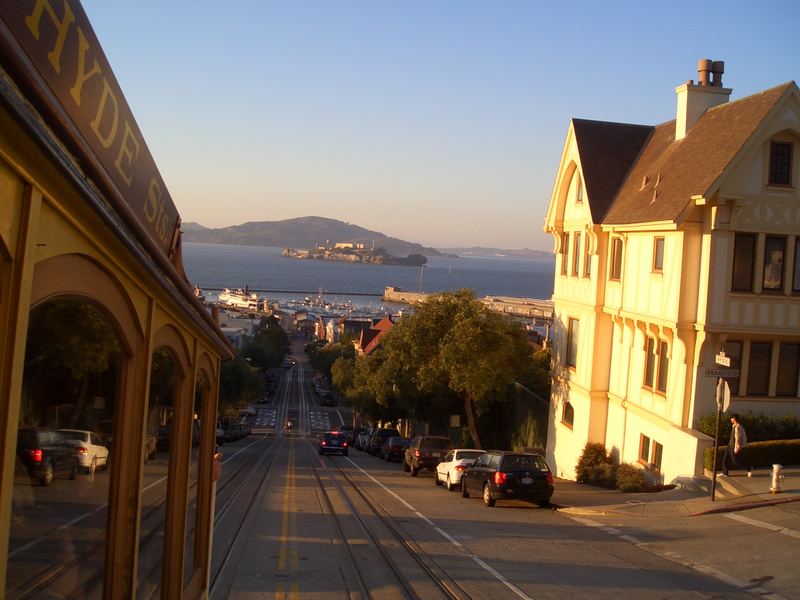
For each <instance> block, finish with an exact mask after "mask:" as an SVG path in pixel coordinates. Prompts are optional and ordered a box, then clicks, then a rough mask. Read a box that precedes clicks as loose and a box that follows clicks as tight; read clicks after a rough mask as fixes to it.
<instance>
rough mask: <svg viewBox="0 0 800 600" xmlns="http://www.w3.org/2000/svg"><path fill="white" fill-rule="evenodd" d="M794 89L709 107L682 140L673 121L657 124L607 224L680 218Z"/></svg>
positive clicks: (779, 89) (770, 91)
mask: <svg viewBox="0 0 800 600" xmlns="http://www.w3.org/2000/svg"><path fill="white" fill-rule="evenodd" d="M790 87H795V88H796V85H795V83H794V82H788V83H784V84H782V85H779V86H776V87H774V88H770V89H768V90H764V91H762V92H759V93H757V94H753V95H752V96H747V97H745V98H741V99H739V100H736V101H733V102H728V103H725V104H721V105H720V106H716V107H714V108H710V109H708V110H707V111H706V112H705V113H703V116H701V117H700V119H699V120H698V121H697V123H695V124H694V126H693V127H692V128H691V129H690V130H689V133H688V134H687V135H686V137H685V138H683V139H682V140H677V141H676V140H675V121H674V120H673V121H669V122H667V123H662V124H661V125H658V126H656V127H655V129H654V131H653V134H652V136H651V137H650V139H649V140H648V142H647V144H646V145H645V147H644V149H643V150H642V152H641V154H640V155H639V157H638V159H637V160H636V161H635V163H634V164H633V166H632V168H631V169H630V172H629V174H628V176H627V178H626V179H625V181H624V183H623V184H622V186H621V187H620V189H619V191H618V192H617V195H616V198H615V199H614V201H613V203H612V205H611V207H610V209H609V210H608V212H607V214H606V215H605V218H604V219H603V223H604V224H627V223H641V222H649V221H675V220H677V219H678V218H679V217H680V215H681V213H683V211H684V210H686V207H687V206H688V205H689V203H690V202H691V200H692V196H706V195H707V194H708V192H709V191H710V190H712V188H713V187H714V184H715V183H716V182H717V180H718V179H719V178H720V176H721V175H722V174H723V172H724V170H725V168H726V167H727V166H728V164H730V162H731V161H732V160H733V159H734V158H735V157H736V155H737V154H738V152H739V151H740V150H741V149H742V147H743V146H744V144H745V143H746V142H747V141H748V140H749V139H750V137H751V136H752V135H753V134H754V133H755V131H756V129H757V128H758V126H759V125H760V124H761V123H762V122H763V121H764V119H765V118H766V117H767V115H768V114H769V112H770V110H771V109H772V108H773V107H774V106H775V104H776V103H777V102H778V101H779V100H780V98H781V97H782V96H783V94H784V93H785V92H786V90H787V89H789V88H790ZM581 161H583V155H581ZM656 184H657V185H656ZM589 198H590V199H591V195H590V196H589ZM593 212H594V211H593Z"/></svg>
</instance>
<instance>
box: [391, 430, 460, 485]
mask: <svg viewBox="0 0 800 600" xmlns="http://www.w3.org/2000/svg"><path fill="white" fill-rule="evenodd" d="M452 449H453V442H452V441H451V440H450V438H449V437H445V436H442V435H418V436H417V437H415V438H414V439H413V440H411V444H409V446H408V448H407V449H406V454H405V457H404V458H403V470H404V471H406V472H408V473H411V476H412V477H416V476H417V473H419V470H420V469H427V470H428V471H433V470H434V469H435V468H436V465H438V464H439V463H440V462H441V460H442V457H444V455H445V454H447V453H448V452H449V451H450V450H452Z"/></svg>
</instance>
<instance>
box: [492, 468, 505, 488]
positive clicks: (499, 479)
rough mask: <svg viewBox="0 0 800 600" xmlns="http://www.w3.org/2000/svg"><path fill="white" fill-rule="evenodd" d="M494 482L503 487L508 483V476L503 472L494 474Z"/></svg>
mask: <svg viewBox="0 0 800 600" xmlns="http://www.w3.org/2000/svg"><path fill="white" fill-rule="evenodd" d="M494 482H495V484H497V485H503V484H504V483H505V482H506V474H505V473H503V472H502V471H497V472H495V474H494Z"/></svg>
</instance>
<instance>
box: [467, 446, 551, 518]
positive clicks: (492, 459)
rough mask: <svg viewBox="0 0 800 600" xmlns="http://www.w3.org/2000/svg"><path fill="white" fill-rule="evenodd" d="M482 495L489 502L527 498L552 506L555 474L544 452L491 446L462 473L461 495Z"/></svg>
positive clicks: (490, 503) (487, 504) (541, 504)
mask: <svg viewBox="0 0 800 600" xmlns="http://www.w3.org/2000/svg"><path fill="white" fill-rule="evenodd" d="M471 493H473V494H476V495H478V494H479V495H481V496H482V497H483V503H484V504H485V505H486V506H494V504H495V502H496V501H497V500H527V501H530V502H536V503H537V504H538V505H539V506H548V505H549V504H550V497H551V496H552V495H553V474H552V473H551V472H550V467H548V466H547V462H545V460H544V458H542V456H541V455H540V454H534V453H530V452H503V451H497V450H490V451H488V452H486V453H484V454H481V455H480V456H479V457H478V458H477V460H476V461H475V463H474V464H473V465H472V466H471V467H469V468H468V469H467V470H466V471H464V474H463V475H462V476H461V495H462V496H463V497H464V498H469V496H470V494H471Z"/></svg>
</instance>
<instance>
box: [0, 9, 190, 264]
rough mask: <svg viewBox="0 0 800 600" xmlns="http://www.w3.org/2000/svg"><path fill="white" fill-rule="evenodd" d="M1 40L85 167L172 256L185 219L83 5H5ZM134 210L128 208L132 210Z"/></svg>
mask: <svg viewBox="0 0 800 600" xmlns="http://www.w3.org/2000/svg"><path fill="white" fill-rule="evenodd" d="M0 21H1V23H0V42H2V46H3V50H4V52H3V54H4V55H10V57H11V58H12V59H13V60H12V62H13V64H10V65H5V64H4V65H3V67H4V68H6V67H9V68H13V69H16V70H17V72H18V73H19V74H21V75H22V77H21V80H22V82H23V85H24V87H25V89H26V91H27V92H28V94H29V96H31V99H32V100H33V101H34V102H35V104H36V106H37V108H38V109H39V110H40V111H43V112H44V113H49V114H50V115H52V116H53V117H54V120H55V122H56V123H57V124H59V125H60V126H61V127H60V129H61V130H62V131H61V132H62V133H64V134H66V136H67V140H66V141H67V142H68V143H69V145H70V149H71V150H73V151H76V153H77V155H78V157H79V158H84V159H85V160H84V161H82V165H81V166H82V167H83V168H84V169H88V170H90V171H91V170H93V171H96V172H98V173H99V179H100V183H101V184H102V185H103V187H104V188H106V189H108V190H110V192H111V194H112V196H115V197H113V198H111V200H113V201H115V202H116V203H117V205H119V204H122V205H124V206H123V212H122V213H120V214H121V215H122V216H125V213H127V216H129V217H131V216H132V217H133V219H134V220H135V221H136V223H138V225H139V226H140V228H141V229H143V230H144V231H145V232H146V233H147V235H148V236H149V237H150V238H151V239H152V241H153V242H154V243H155V244H156V246H157V247H158V249H159V250H160V251H161V253H163V254H164V255H166V256H167V257H169V256H170V255H171V254H172V253H173V251H174V249H175V246H176V244H177V241H178V234H179V227H180V215H179V214H178V210H177V208H176V207H175V204H174V203H173V201H172V198H171V197H170V195H169V192H167V188H166V185H165V184H164V181H163V180H162V178H161V175H160V174H159V172H158V168H157V167H156V164H155V160H154V159H153V156H152V155H151V154H150V151H149V150H148V148H147V145H146V144H145V141H144V137H143V136H142V132H141V131H140V130H139V127H138V126H137V125H136V121H135V119H134V118H133V113H132V112H131V109H130V107H129V106H128V103H127V102H126V101H125V97H124V96H123V95H122V90H121V89H120V87H119V84H118V83H117V80H116V78H115V77H114V73H113V72H112V71H111V66H110V65H109V63H108V60H107V59H106V57H105V54H104V53H103V50H102V48H101V47H100V42H99V41H98V40H97V37H96V36H95V34H94V31H93V30H92V27H91V25H90V24H89V19H88V18H87V17H86V13H85V12H84V10H83V7H82V6H81V5H80V3H79V2H77V0H10V1H3V2H0ZM126 209H127V210H126Z"/></svg>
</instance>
